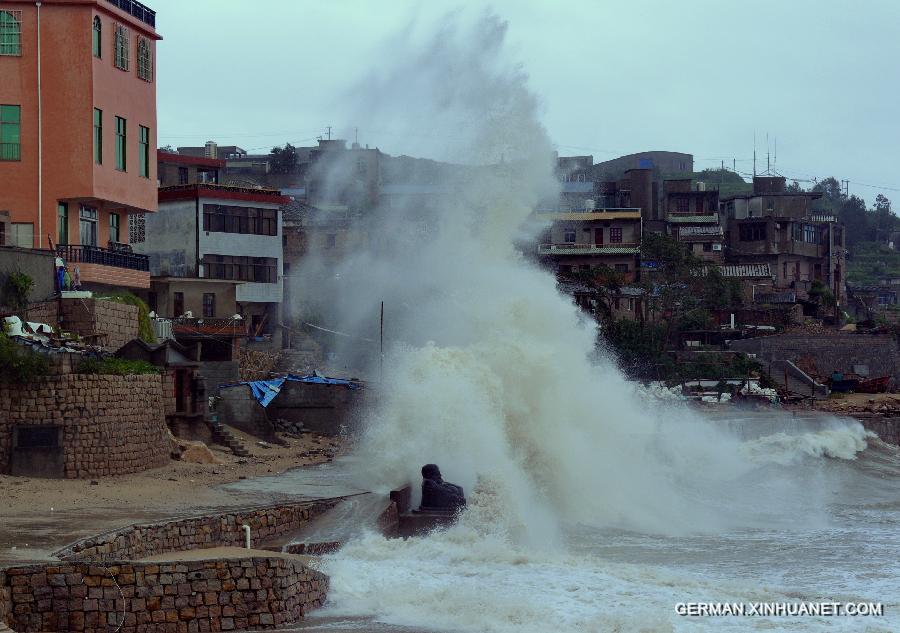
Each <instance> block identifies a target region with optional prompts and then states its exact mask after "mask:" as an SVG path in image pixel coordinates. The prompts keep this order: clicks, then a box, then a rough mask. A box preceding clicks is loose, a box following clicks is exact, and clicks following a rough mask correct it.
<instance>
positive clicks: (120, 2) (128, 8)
mask: <svg viewBox="0 0 900 633" xmlns="http://www.w3.org/2000/svg"><path fill="white" fill-rule="evenodd" d="M108 2H109V3H110V4H111V5H113V6H116V7H119V8H120V9H122V11H124V12H125V13H128V14H130V15H133V16H134V17H136V18H137V19H138V20H140V21H141V22H143V23H144V24H149V25H150V26H152V27H153V28H154V29H155V28H156V11H154V10H152V9H150V8H149V7H146V6H144V5H143V4H141V3H140V2H136V0H108Z"/></svg>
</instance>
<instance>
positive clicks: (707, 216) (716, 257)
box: [663, 178, 725, 264]
mask: <svg viewBox="0 0 900 633" xmlns="http://www.w3.org/2000/svg"><path fill="white" fill-rule="evenodd" d="M663 195H664V198H663V208H664V210H665V219H666V233H667V234H668V235H670V236H672V237H674V238H675V239H676V240H678V241H679V242H681V243H683V244H684V245H685V247H686V248H687V249H688V250H689V251H690V252H692V253H693V254H694V255H695V256H697V257H698V258H700V259H702V260H704V261H707V262H712V263H716V264H721V263H722V262H723V261H724V252H723V250H724V249H723V246H724V241H725V235H724V232H723V230H722V225H721V223H720V222H719V192H718V191H717V190H715V189H707V188H706V187H705V186H704V185H703V184H702V183H698V184H697V186H696V187H694V185H693V184H692V180H691V179H690V178H679V179H672V180H665V181H663Z"/></svg>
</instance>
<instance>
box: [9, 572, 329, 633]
mask: <svg viewBox="0 0 900 633" xmlns="http://www.w3.org/2000/svg"><path fill="white" fill-rule="evenodd" d="M4 576H5V577H4ZM4 576H0V578H2V579H3V581H2V582H3V584H2V587H4V588H8V590H9V602H8V603H7V607H9V606H11V607H12V609H11V613H8V615H7V616H6V618H7V623H8V624H9V625H10V626H11V627H12V628H13V629H14V630H15V631H17V632H18V633H28V632H31V631H84V632H86V633H109V631H117V632H119V633H139V632H140V633H143V632H151V631H152V632H156V631H159V632H167V633H168V632H172V633H176V632H177V633H181V632H194V631H231V630H242V629H248V628H251V627H252V628H254V629H271V628H275V627H277V626H281V625H284V624H289V623H292V622H296V621H297V620H299V619H300V618H302V617H303V616H304V615H305V613H306V612H307V611H308V610H310V609H313V608H315V607H318V606H321V604H322V603H323V602H324V600H325V596H326V594H327V589H328V578H327V577H326V576H325V575H323V574H321V573H319V572H317V571H314V570H312V569H309V568H308V567H305V566H304V565H303V564H301V563H300V562H299V561H297V560H291V559H288V558H278V557H271V558H255V557H254V558H240V559H226V560H206V561H186V562H172V563H114V564H109V565H102V564H97V563H86V562H78V563H69V564H63V565H51V566H44V565H33V566H26V567H12V568H9V569H7V570H6V573H5V575H4ZM0 597H2V594H0ZM2 602H3V601H2V600H0V603H2ZM2 609H3V606H2V604H0V615H2V613H3V611H2Z"/></svg>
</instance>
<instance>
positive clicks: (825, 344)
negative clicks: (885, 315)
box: [729, 332, 900, 378]
mask: <svg viewBox="0 0 900 633" xmlns="http://www.w3.org/2000/svg"><path fill="white" fill-rule="evenodd" d="M729 347H730V348H731V349H735V350H740V351H742V352H748V353H751V354H756V355H757V356H759V357H760V359H761V360H763V361H776V360H789V361H791V362H792V363H794V364H795V365H797V366H798V367H800V368H801V369H803V370H804V371H806V372H807V373H808V374H810V375H812V376H813V377H819V378H824V377H828V376H830V375H831V372H832V371H834V370H835V369H837V370H840V371H842V372H844V373H849V372H851V371H853V366H854V365H866V366H868V368H869V376H872V377H876V376H895V377H898V376H900V352H898V348H897V342H896V341H895V340H894V337H893V336H892V335H890V334H863V333H856V332H830V333H823V334H798V333H792V332H788V333H785V334H777V335H774V336H760V337H757V338H750V339H743V340H737V341H731V343H729ZM764 364H765V363H764Z"/></svg>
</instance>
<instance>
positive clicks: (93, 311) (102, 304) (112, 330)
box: [59, 299, 138, 350]
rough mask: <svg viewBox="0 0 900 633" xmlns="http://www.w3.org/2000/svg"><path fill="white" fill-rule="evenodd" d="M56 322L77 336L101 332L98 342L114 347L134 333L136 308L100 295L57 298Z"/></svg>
mask: <svg viewBox="0 0 900 633" xmlns="http://www.w3.org/2000/svg"><path fill="white" fill-rule="evenodd" d="M59 319H60V325H61V326H62V328H63V330H65V331H67V332H75V333H76V334H80V335H81V336H91V335H95V334H104V335H105V337H103V338H102V339H101V341H100V342H101V344H102V345H103V346H104V347H107V348H109V349H111V350H117V349H119V348H120V347H122V346H123V345H124V344H125V343H127V342H128V341H130V340H132V339H135V338H137V335H138V309H137V308H136V307H135V306H132V305H128V304H125V303H117V302H115V301H103V300H102V299H63V300H62V301H60V312H59Z"/></svg>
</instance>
